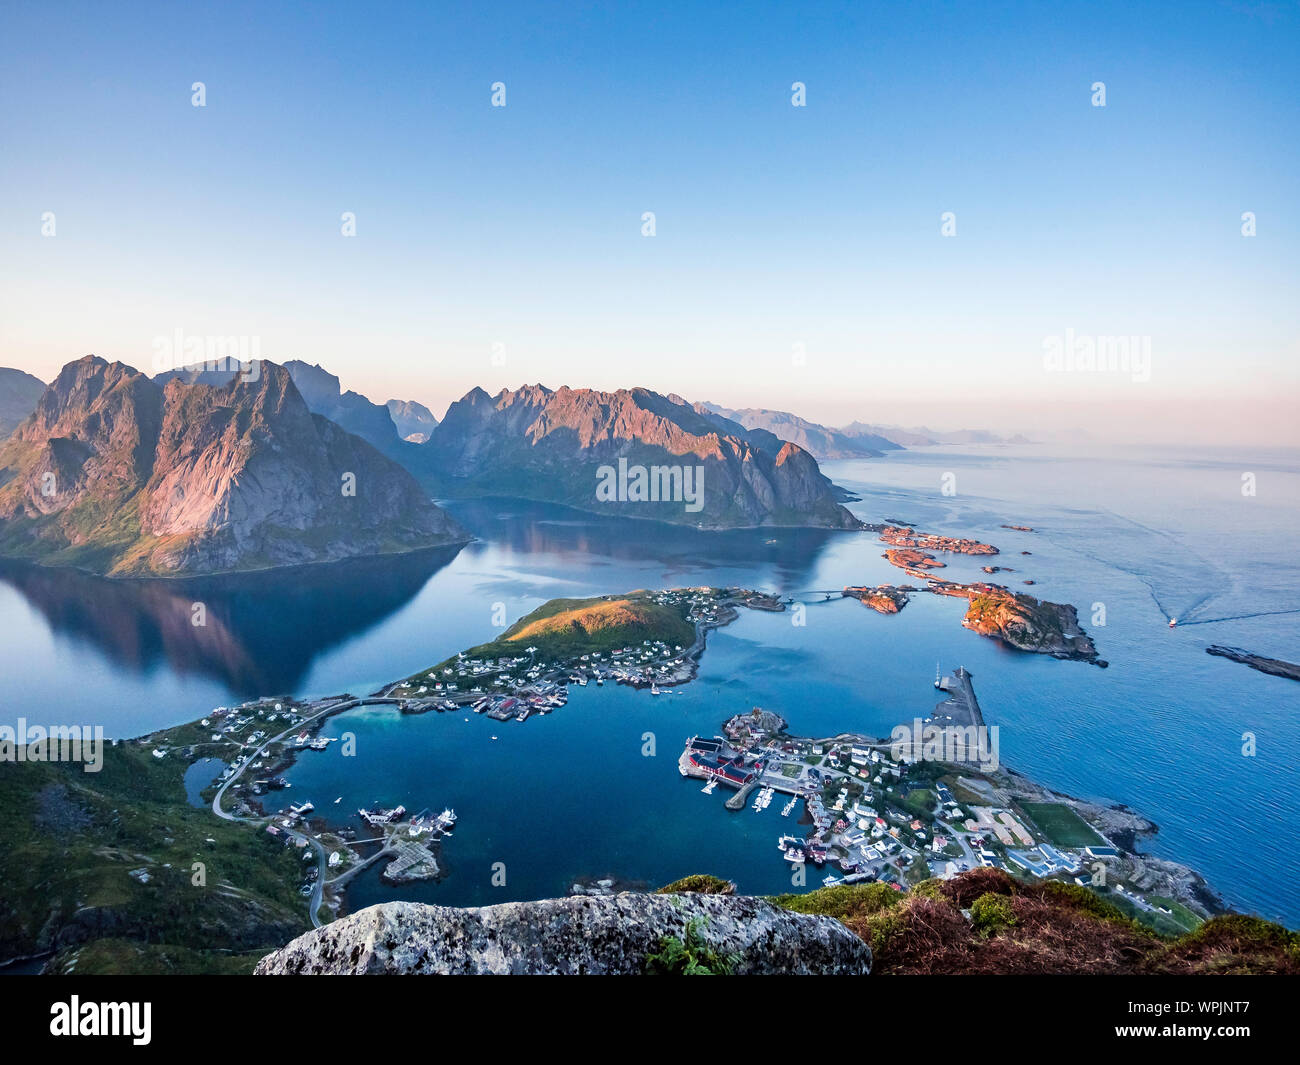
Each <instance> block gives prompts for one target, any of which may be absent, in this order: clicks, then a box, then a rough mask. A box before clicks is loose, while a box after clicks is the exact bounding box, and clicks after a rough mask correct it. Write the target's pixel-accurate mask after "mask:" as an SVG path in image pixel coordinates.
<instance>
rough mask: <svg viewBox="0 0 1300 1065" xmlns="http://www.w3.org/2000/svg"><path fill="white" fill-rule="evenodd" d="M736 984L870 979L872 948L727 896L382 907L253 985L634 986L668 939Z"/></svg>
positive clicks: (308, 938) (318, 938)
mask: <svg viewBox="0 0 1300 1065" xmlns="http://www.w3.org/2000/svg"><path fill="white" fill-rule="evenodd" d="M674 939H675V940H676V941H677V942H678V943H685V944H692V945H696V946H698V947H699V948H700V949H701V950H702V951H709V952H712V954H714V955H716V956H717V957H719V958H722V959H725V962H726V970H727V971H729V972H731V973H734V974H737V975H741V974H781V973H789V974H823V975H832V974H835V975H839V974H866V973H869V972H870V971H871V948H870V947H869V946H867V944H866V943H864V942H863V941H862V940H860V939H859V938H858V937H857V936H855V935H854V934H853V933H852V932H850V931H849V930H848V929H847V928H846V927H845V926H844V925H843V924H841V923H840V922H839V921H837V920H834V919H833V918H829V917H819V916H814V915H810V914H799V913H791V912H790V911H788V910H783V909H780V908H778V907H776V906H773V905H772V904H771V903H769V902H766V901H764V900H763V899H758V898H750V897H743V896H740V897H738V896H732V895H701V894H684V895H642V894H633V893H623V894H620V895H612V896H600V897H592V896H576V897H573V898H565V899H549V900H543V901H540V902H508V903H504V904H502V905H499V906H483V907H476V908H472V909H457V908H454V907H448V906H426V905H423V904H420V903H413V902H388V903H384V904H382V905H379V906H371V907H369V908H367V909H364V910H361V911H359V912H357V913H354V914H352V915H351V916H348V917H344V918H342V919H341V920H338V921H335V922H334V923H333V924H329V925H326V926H325V927H324V928H317V929H314V930H312V931H311V932H308V933H306V934H305V935H302V936H299V937H298V938H297V939H295V940H294V941H293V942H291V943H289V944H288V945H287V946H285V947H283V948H281V949H280V950H277V951H275V952H274V953H273V954H268V955H267V956H266V957H265V958H263V959H262V960H261V961H260V962H259V963H258V965H257V970H256V971H257V973H258V974H259V975H291V974H324V975H361V974H372V973H373V974H395V975H401V974H483V975H487V974H500V975H505V974H556V975H578V974H590V975H601V974H605V975H636V974H641V973H644V972H646V971H647V969H648V968H649V967H651V966H649V965H648V962H649V961H650V959H651V958H652V956H660V955H662V954H663V953H664V951H665V947H666V946H669V945H670V942H669V941H671V940H674Z"/></svg>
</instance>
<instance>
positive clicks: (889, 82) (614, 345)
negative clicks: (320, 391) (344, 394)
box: [0, 2, 1300, 443]
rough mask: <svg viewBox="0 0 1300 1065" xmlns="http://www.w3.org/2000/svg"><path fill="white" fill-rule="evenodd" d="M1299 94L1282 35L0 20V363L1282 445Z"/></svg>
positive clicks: (863, 23) (890, 18)
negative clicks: (171, 357)
mask: <svg viewBox="0 0 1300 1065" xmlns="http://www.w3.org/2000/svg"><path fill="white" fill-rule="evenodd" d="M1298 70H1300V5H1297V4H1295V3H1275V4H1255V3H1203V4H1188V5H1181V4H1169V5H1153V6H1150V7H1146V6H1143V7H1141V8H1140V9H1132V7H1131V6H1130V5H1129V4H1124V3H1093V4H1078V5H1072V6H1071V7H1070V9H1069V10H1063V9H1061V8H1060V7H1059V6H1058V5H1047V4H990V5H984V4H978V5H976V4H971V5H959V4H933V3H918V4H908V5H897V6H894V5H866V4H798V5H786V4H771V5H760V4H734V5H729V4H723V5H717V6H711V7H710V8H709V9H708V10H701V9H700V7H699V6H698V5H693V4H673V3H668V4H642V3H631V4H619V5H612V4H610V5H605V4H587V3H561V4H548V3H538V4H514V3H492V4H483V5H453V4H449V3H431V4H392V5H342V4H322V5H310V6H309V5H276V6H275V7H274V8H273V9H269V10H264V9H263V5H253V4H247V5H245V4H223V5H213V6H210V7H206V6H205V7H198V8H195V7H182V6H179V5H151V4H133V5H131V7H130V10H129V11H125V10H118V9H116V8H115V7H111V6H108V5H101V4H61V3H53V4H50V3H44V4H28V3H14V2H6V4H5V6H4V8H3V12H2V13H0V365H9V366H17V367H19V368H22V369H25V370H28V371H29V372H32V373H36V374H37V375H38V376H41V377H42V378H45V379H49V378H51V377H52V376H53V375H54V373H55V372H57V369H58V367H59V366H61V365H62V364H63V363H65V362H66V361H68V360H70V359H72V358H76V357H78V356H80V355H83V354H86V353H88V352H94V353H96V354H99V355H103V356H105V357H108V358H116V359H121V360H123V361H125V362H128V363H131V364H132V365H135V366H137V367H139V368H141V369H150V368H151V359H152V357H153V344H154V340H155V338H156V337H159V336H172V335H174V334H175V333H176V331H178V330H180V331H181V332H183V334H185V335H186V336H198V337H202V336H248V337H256V338H257V339H258V342H259V344H260V350H261V353H262V354H263V355H265V356H267V357H269V358H272V359H276V360H280V361H283V360H288V359H290V358H302V359H306V360H308V361H310V362H319V363H322V364H323V365H325V366H326V367H328V368H329V369H330V370H331V371H333V372H334V373H336V374H338V375H339V376H340V377H341V378H342V380H343V384H344V386H345V387H350V388H355V389H356V390H358V391H360V392H363V393H365V394H367V395H369V396H371V398H373V399H376V400H379V401H382V400H385V399H387V398H390V397H398V398H409V399H418V400H420V401H422V402H424V403H427V404H428V405H429V406H430V407H431V408H433V409H434V410H435V412H436V413H438V414H441V413H442V411H443V409H444V408H445V406H446V404H447V403H448V402H449V401H451V400H453V399H455V398H457V397H458V396H460V395H462V394H463V393H464V392H466V391H467V390H468V389H469V388H471V387H473V386H475V385H479V386H482V387H484V388H486V389H487V390H488V391H489V392H495V391H497V390H498V389H500V388H502V387H516V386H518V385H520V384H523V383H525V382H529V383H531V382H535V381H540V382H542V383H544V384H547V385H550V386H551V387H558V386H559V385H562V384H568V385H571V386H574V387H579V386H588V387H596V388H617V387H628V386H632V385H644V386H647V387H650V388H654V389H656V390H659V391H663V392H676V393H678V394H681V395H683V396H686V397H687V398H689V399H693V400H712V401H715V402H719V403H723V404H725V405H727V406H733V407H743V406H767V407H775V408H780V409H790V410H795V411H796V412H798V413H800V414H802V415H804V416H807V417H810V418H814V419H816V420H819V421H824V422H827V423H831V424H843V423H845V422H848V421H851V420H854V419H861V420H867V421H878V422H894V423H899V422H901V423H907V424H916V423H926V424H930V425H932V426H935V427H939V428H954V427H962V426H970V427H982V428H990V427H997V426H999V425H1001V426H1004V427H1006V428H1007V429H1010V430H1024V431H1028V432H1031V433H1034V432H1037V433H1045V432H1048V431H1052V430H1057V429H1063V428H1072V427H1077V428H1080V429H1083V430H1085V431H1087V432H1089V433H1091V434H1093V435H1094V436H1096V437H1099V438H1103V439H1129V438H1140V439H1161V440H1167V441H1171V440H1179V439H1197V440H1204V441H1207V442H1212V443H1213V442H1221V443H1228V442H1242V443H1252V442H1260V443H1296V442H1300V430H1297V424H1300V419H1298V418H1297V417H1296V407H1297V399H1300V339H1298V338H1300V299H1297V295H1298V294H1300V283H1298V282H1300V218H1298V217H1297V209H1296V195H1297V191H1300V93H1297V91H1296V72H1297V71H1298ZM196 81H201V82H203V83H204V85H205V87H206V106H204V107H194V106H192V105H191V85H192V84H193V83H194V82H196ZM1097 81H1101V82H1104V83H1105V86H1106V106H1105V107H1095V106H1093V103H1092V99H1093V90H1092V85H1093V83H1094V82H1097ZM495 82H503V83H504V84H505V86H506V106H505V107H493V106H492V88H491V87H492V85H493V83H495ZM795 82H802V83H804V84H805V85H806V106H804V107H794V106H792V105H791V95H792V85H793V83H795ZM647 211H651V212H654V214H655V224H656V232H655V235H654V236H653V237H646V236H643V235H642V215H643V213H644V212H647ZM45 212H53V213H54V217H55V225H56V235H54V236H44V235H43V234H42V224H43V223H42V216H43V214H44V213H45ZM343 212H353V213H354V214H355V217H356V236H354V237H345V236H343V235H342V234H341V232H340V227H341V220H340V216H341V215H342V214H343ZM944 212H953V213H954V215H955V218H956V235H955V236H951V237H945V236H943V235H941V217H942V215H943V213H944ZM1243 212H1253V214H1254V216H1255V219H1256V223H1255V224H1256V226H1257V235H1255V236H1253V237H1245V236H1243V235H1242V225H1243V223H1242V215H1243ZM1106 336H1137V337H1144V338H1149V343H1150V365H1149V379H1140V380H1135V379H1134V378H1135V377H1143V376H1147V375H1143V374H1141V373H1132V372H1129V373H1125V372H1097V371H1083V370H1075V371H1071V372H1052V371H1050V370H1049V369H1048V368H1047V367H1046V366H1045V363H1044V356H1045V350H1046V347H1047V346H1050V344H1051V343H1052V341H1051V338H1054V337H1059V338H1066V337H1070V338H1074V339H1076V340H1077V339H1079V338H1083V339H1084V340H1085V341H1086V340H1087V339H1089V338H1098V337H1106ZM800 353H802V354H800Z"/></svg>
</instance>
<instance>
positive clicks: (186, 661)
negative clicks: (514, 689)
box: [0, 547, 460, 695]
mask: <svg viewBox="0 0 1300 1065" xmlns="http://www.w3.org/2000/svg"><path fill="white" fill-rule="evenodd" d="M459 550H460V548H459V547H442V548H435V549H433V550H429V551H418V552H412V553H410V554H404V555H393V556H386V557H383V558H368V559H353V560H349V561H346V562H338V563H331V564H329V565H321V566H300V567H294V568H292V569H282V570H274V571H269V572H262V573H241V574H232V575H228V576H221V577H201V578H187V579H179V580H130V581H122V580H109V579H105V578H102V577H94V576H90V575H87V574H84V573H79V572H76V571H74V570H67V569H54V568H44V567H40V566H31V565H26V564H21V563H15V562H10V561H4V560H0V581H3V582H4V583H5V584H8V585H10V586H11V587H13V588H14V589H16V590H17V591H19V592H21V593H22V595H23V596H24V598H25V599H26V600H27V602H28V603H29V604H31V605H32V606H33V607H34V608H36V610H38V611H39V612H40V613H41V614H42V615H43V616H44V618H45V620H46V621H47V623H48V624H49V626H50V628H51V629H52V630H53V631H54V632H55V633H56V634H57V635H59V636H64V637H72V638H76V639H79V640H81V641H84V642H87V643H89V644H91V645H92V646H93V647H94V648H95V649H96V650H98V651H100V652H101V653H102V654H104V655H105V656H107V657H108V658H109V659H111V660H112V662H113V663H114V664H115V665H116V666H117V667H118V668H119V669H122V670H125V671H128V672H137V673H138V672H149V671H151V670H153V669H156V668H159V667H164V668H167V669H170V670H172V671H173V672H174V673H177V674H180V675H182V676H184V675H191V676H192V675H201V676H205V677H210V678H212V679H214V680H217V681H219V682H221V683H222V684H224V685H225V686H227V687H228V688H230V689H231V691H233V692H237V693H242V694H247V695H256V694H259V693H263V692H267V693H284V692H292V691H294V690H295V688H296V686H297V685H298V684H299V683H300V682H301V680H302V678H303V676H304V675H305V673H306V671H307V668H308V666H309V665H310V664H311V662H312V660H313V659H314V658H315V657H316V656H317V655H319V654H320V653H321V652H322V651H326V650H328V649H329V648H331V647H335V646H337V645H339V644H341V643H343V642H344V641H345V640H347V639H348V638H349V637H350V636H352V635H353V634H355V633H357V632H359V631H361V630H363V629H365V628H367V627H369V626H371V625H373V624H375V623H376V622H378V621H380V620H382V619H383V618H384V617H386V616H388V615H389V614H391V613H393V612H394V611H396V610H398V609H399V608H400V607H402V606H403V605H404V604H406V603H407V602H409V601H410V600H411V599H412V598H413V597H414V596H415V595H416V593H417V592H419V590H420V589H421V588H422V587H423V586H424V585H425V584H426V583H427V582H428V580H429V578H430V577H432V576H433V575H434V574H435V573H437V572H438V571H439V570H440V569H442V568H443V567H445V566H446V565H448V564H449V563H450V562H451V561H452V560H453V559H454V558H455V557H456V555H457V553H458V552H459ZM200 604H201V606H202V611H201V614H197V615H196V608H197V607H198V605H200ZM196 617H198V618H200V619H201V621H202V624H196Z"/></svg>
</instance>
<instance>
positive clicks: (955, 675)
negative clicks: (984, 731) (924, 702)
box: [930, 666, 984, 728]
mask: <svg viewBox="0 0 1300 1065" xmlns="http://www.w3.org/2000/svg"><path fill="white" fill-rule="evenodd" d="M939 690H940V691H945V692H947V693H948V698H947V699H945V700H944V701H943V702H941V703H939V704H937V705H936V706H935V708H934V713H932V714H931V715H930V720H931V721H932V722H933V723H934V724H936V725H943V726H956V727H958V728H968V727H970V726H972V725H973V726H976V727H981V726H983V724H984V715H983V714H982V713H981V712H980V704H979V700H978V699H976V698H975V689H974V687H972V686H971V675H970V672H969V671H968V670H967V669H966V667H965V666H958V667H957V668H956V669H955V670H953V672H952V675H951V676H949V677H944V678H943V680H942V681H940V682H939Z"/></svg>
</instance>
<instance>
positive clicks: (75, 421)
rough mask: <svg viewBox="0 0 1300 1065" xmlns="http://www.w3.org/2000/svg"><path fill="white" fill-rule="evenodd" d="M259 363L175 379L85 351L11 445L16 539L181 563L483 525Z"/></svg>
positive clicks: (118, 568) (323, 552) (117, 563)
mask: <svg viewBox="0 0 1300 1065" xmlns="http://www.w3.org/2000/svg"><path fill="white" fill-rule="evenodd" d="M258 370H259V372H258V373H257V374H256V375H249V376H250V377H251V378H252V379H250V380H245V379H244V376H242V375H238V374H233V375H231V377H230V379H229V381H228V382H227V383H226V384H224V385H220V386H217V385H209V384H202V383H195V384H187V383H185V381H184V380H181V379H175V380H169V381H168V383H167V384H166V385H165V386H160V385H159V384H158V383H157V382H155V381H152V380H150V379H149V378H148V377H147V376H145V375H144V374H142V373H140V372H139V371H137V370H135V369H133V368H132V367H129V366H126V365H124V364H122V363H120V362H114V363H109V362H107V361H105V360H104V359H101V358H97V357H95V356H86V357H85V358H83V359H80V360H77V361H76V362H72V363H69V364H68V365H67V366H65V367H64V368H63V370H62V371H61V372H60V374H59V376H58V377H57V378H56V379H55V381H54V382H53V383H52V384H51V385H50V386H49V387H48V388H47V389H46V390H45V393H44V394H43V395H42V396H41V399H40V400H39V402H38V404H37V407H36V410H35V411H34V412H33V413H32V415H31V416H30V417H29V418H28V419H27V420H26V421H25V422H24V423H23V424H22V425H21V426H19V428H18V430H17V431H16V432H15V433H14V435H13V437H12V438H11V439H10V440H9V441H8V443H6V444H5V445H4V447H3V448H0V551H3V552H4V553H6V554H9V555H15V556H19V557H25V558H30V559H33V560H36V561H41V562H46V563H51V564H66V565H74V566H80V567H82V568H86V569H90V570H92V571H95V572H100V573H106V574H109V575H112V576H137V575H149V574H161V575H181V574H192V573H217V572H224V571H229V570H241V569H261V568H268V567H273V566H283V565H296V564H303V563H309V562H320V561H331V560H335V559H341V558H348V557H355V556H360V555H373V554H384V553H389V552H393V551H405V550H411V549H415V548H420V547H431V546H436V545H439V544H446V543H452V542H457V541H460V540H464V539H466V538H467V536H466V534H465V533H464V531H463V530H462V529H460V527H459V526H458V525H457V524H456V523H455V522H454V521H452V519H451V518H449V517H448V516H447V515H446V514H445V513H444V512H443V511H442V510H440V509H439V508H438V507H436V506H435V505H434V504H433V503H432V502H431V501H430V500H429V499H428V498H427V497H426V496H425V494H424V493H423V492H422V491H421V489H420V487H419V485H418V484H417V483H416V482H415V480H414V479H413V478H412V477H411V476H410V475H409V474H408V473H406V471H405V470H403V469H402V468H401V467H399V466H398V465H397V464H395V463H394V462H392V461H391V460H389V459H387V458H385V457H384V456H383V455H382V454H380V453H379V452H378V451H377V450H376V449H375V448H373V447H372V446H370V445H369V444H367V443H366V442H365V441H364V440H362V439H360V438H358V437H356V436H354V435H352V434H351V433H348V432H346V431H344V430H343V429H341V428H340V427H339V426H338V425H335V424H334V423H333V422H331V421H330V420H329V419H328V418H325V417H322V416H321V415H318V414H314V413H312V412H311V411H310V410H309V409H308V406H307V404H306V402H305V401H304V400H303V398H302V396H301V395H300V394H299V392H298V390H297V388H296V387H295V385H294V383H293V380H292V378H291V377H290V375H289V373H288V371H287V370H285V369H284V368H283V367H280V366H277V365H275V364H274V363H269V362H261V363H259V364H258ZM348 474H350V475H352V476H353V477H354V478H355V482H354V483H355V494H351V495H349V494H346V493H345V490H344V489H345V480H344V477H345V475H348Z"/></svg>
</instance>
